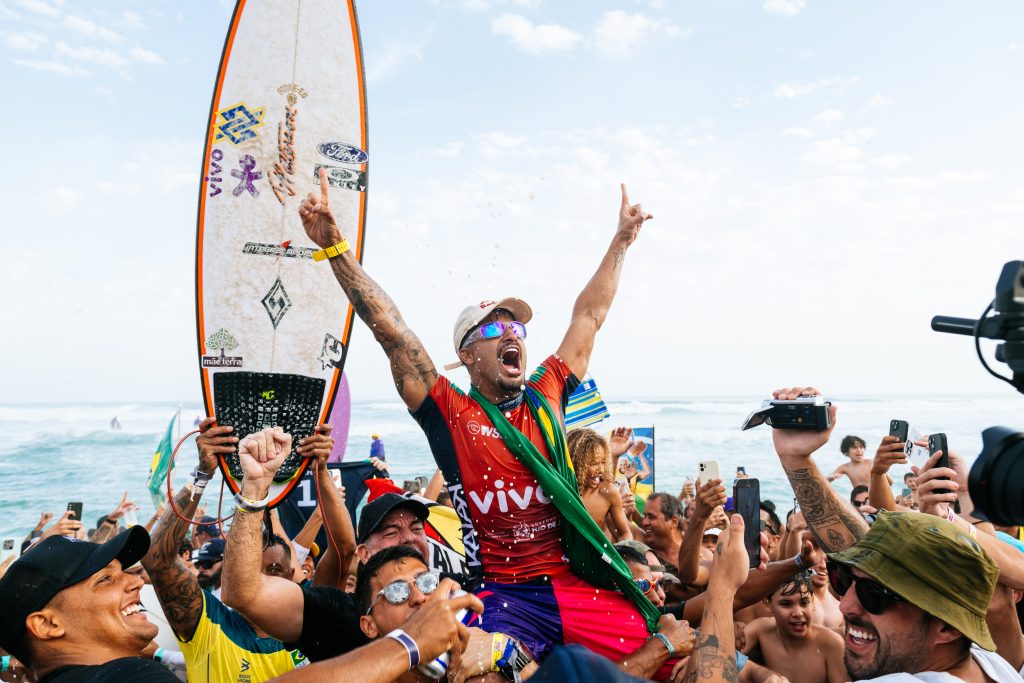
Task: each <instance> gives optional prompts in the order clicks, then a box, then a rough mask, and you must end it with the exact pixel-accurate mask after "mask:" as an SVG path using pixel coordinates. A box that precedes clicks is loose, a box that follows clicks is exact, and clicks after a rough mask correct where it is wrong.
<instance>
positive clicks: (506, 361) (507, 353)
mask: <svg viewBox="0 0 1024 683" xmlns="http://www.w3.org/2000/svg"><path fill="white" fill-rule="evenodd" d="M521 358H522V354H521V352H520V351H519V344H518V343H516V342H515V341H510V342H509V343H507V344H505V345H504V346H502V347H501V348H499V350H498V360H499V361H501V367H502V368H503V369H504V370H505V374H506V375H508V376H510V377H518V376H520V375H521V374H523V370H522V365H521V360H520V359H521Z"/></svg>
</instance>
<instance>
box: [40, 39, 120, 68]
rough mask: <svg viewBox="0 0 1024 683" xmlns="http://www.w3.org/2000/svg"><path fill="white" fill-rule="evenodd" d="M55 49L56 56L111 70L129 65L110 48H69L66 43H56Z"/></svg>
mask: <svg viewBox="0 0 1024 683" xmlns="http://www.w3.org/2000/svg"><path fill="white" fill-rule="evenodd" d="M56 47H57V54H58V55H60V56H62V57H67V58H68V59H73V60H75V61H76V62H87V63H90V64H98V65H99V66H108V67H113V68H117V67H123V66H128V64H130V63H131V62H129V61H128V59H126V58H125V57H124V56H123V55H121V54H119V53H117V52H115V51H114V50H111V49H110V48H98V47H71V46H70V45H68V44H67V43H57V46H56Z"/></svg>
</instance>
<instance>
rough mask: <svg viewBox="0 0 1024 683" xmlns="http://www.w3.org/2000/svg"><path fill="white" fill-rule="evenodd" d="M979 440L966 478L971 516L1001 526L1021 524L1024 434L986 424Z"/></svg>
mask: <svg viewBox="0 0 1024 683" xmlns="http://www.w3.org/2000/svg"><path fill="white" fill-rule="evenodd" d="M981 443H982V448H981V453H979V454H978V459H977V460H975V462H974V466H973V467H971V471H970V474H969V475H968V477H967V487H968V490H969V491H970V493H971V499H972V500H973V501H974V516H975V517H978V518H979V519H987V520H988V521H990V522H992V523H993V524H999V525H1001V526H1015V525H1019V524H1024V497H1022V496H1021V494H1020V492H1021V491H1024V433H1021V432H1017V431H1015V430H1013V429H1011V428H1009V427H989V428H988V429H986V430H985V431H983V432H982V433H981Z"/></svg>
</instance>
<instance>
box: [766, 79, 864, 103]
mask: <svg viewBox="0 0 1024 683" xmlns="http://www.w3.org/2000/svg"><path fill="white" fill-rule="evenodd" d="M856 82H857V78H856V77H853V78H820V79H818V80H816V81H812V82H810V83H780V84H779V85H776V86H775V90H774V91H773V93H772V94H773V95H775V96H776V97H781V98H784V99H793V98H794V97H803V96H804V95H809V94H811V93H812V92H815V91H816V90H821V89H823V88H831V89H832V92H834V93H837V94H838V93H842V92H843V91H844V90H846V88H848V87H850V86H851V85H853V84H854V83H856Z"/></svg>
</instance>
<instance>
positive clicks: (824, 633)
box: [811, 626, 846, 653]
mask: <svg viewBox="0 0 1024 683" xmlns="http://www.w3.org/2000/svg"><path fill="white" fill-rule="evenodd" d="M811 637H812V638H814V642H815V643H816V644H817V645H818V647H819V648H821V649H823V650H836V651H839V652H840V653H841V652H842V651H843V649H844V648H845V646H846V644H845V642H844V640H843V636H841V635H839V634H838V633H836V632H835V631H834V630H832V629H830V628H826V627H824V626H811Z"/></svg>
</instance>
